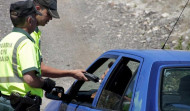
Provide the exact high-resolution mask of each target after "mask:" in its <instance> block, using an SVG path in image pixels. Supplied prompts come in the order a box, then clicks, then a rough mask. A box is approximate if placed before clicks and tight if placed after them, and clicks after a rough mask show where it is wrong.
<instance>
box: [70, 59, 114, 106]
mask: <svg viewBox="0 0 190 111" xmlns="http://www.w3.org/2000/svg"><path fill="white" fill-rule="evenodd" d="M114 62H115V58H102V59H99V60H98V61H97V62H96V63H94V64H93V66H91V67H90V68H89V70H88V72H89V73H92V74H94V75H96V76H98V77H99V78H100V79H101V78H102V76H103V75H105V72H108V71H109V70H108V69H110V68H111V66H112V65H113V63H114ZM100 84H101V83H99V82H98V83H94V82H92V81H87V82H84V83H83V84H82V86H81V87H80V89H79V91H78V92H77V96H76V97H75V98H74V100H73V101H74V102H75V103H76V102H77V103H80V104H83V105H86V106H88V105H91V104H92V102H93V99H94V98H95V96H96V92H97V90H98V88H99V86H100Z"/></svg>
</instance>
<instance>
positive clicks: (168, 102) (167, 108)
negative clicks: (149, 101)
mask: <svg viewBox="0 0 190 111" xmlns="http://www.w3.org/2000/svg"><path fill="white" fill-rule="evenodd" d="M162 75H163V76H162V89H161V93H160V94H161V101H160V102H161V109H162V110H163V111H189V110H190V68H166V69H164V70H163V74H162Z"/></svg>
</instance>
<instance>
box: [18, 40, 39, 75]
mask: <svg viewBox="0 0 190 111" xmlns="http://www.w3.org/2000/svg"><path fill="white" fill-rule="evenodd" d="M17 53H18V59H19V62H20V68H21V71H22V74H25V73H27V72H29V71H36V72H39V69H38V60H37V56H39V53H38V52H37V51H36V50H35V47H34V45H33V43H31V42H28V43H24V44H23V45H21V47H20V48H19V52H17Z"/></svg>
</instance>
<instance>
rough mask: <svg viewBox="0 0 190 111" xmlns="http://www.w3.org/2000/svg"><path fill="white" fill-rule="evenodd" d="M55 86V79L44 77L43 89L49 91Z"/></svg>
mask: <svg viewBox="0 0 190 111" xmlns="http://www.w3.org/2000/svg"><path fill="white" fill-rule="evenodd" d="M54 87H55V81H53V80H51V79H49V78H46V79H44V85H43V86H42V89H43V90H45V91H46V92H48V93H49V92H51V90H52V89H53V88H54Z"/></svg>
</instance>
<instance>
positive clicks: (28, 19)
mask: <svg viewBox="0 0 190 111" xmlns="http://www.w3.org/2000/svg"><path fill="white" fill-rule="evenodd" d="M26 22H27V23H28V24H32V16H28V17H27V20H26Z"/></svg>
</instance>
